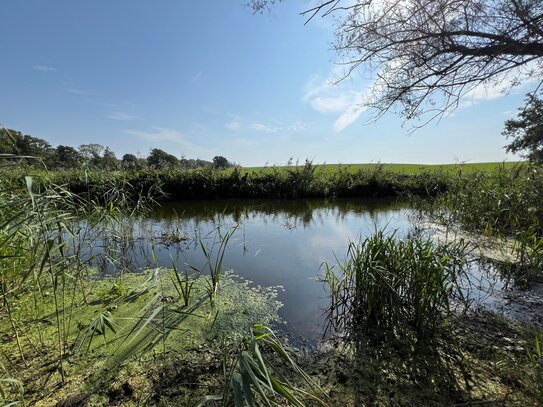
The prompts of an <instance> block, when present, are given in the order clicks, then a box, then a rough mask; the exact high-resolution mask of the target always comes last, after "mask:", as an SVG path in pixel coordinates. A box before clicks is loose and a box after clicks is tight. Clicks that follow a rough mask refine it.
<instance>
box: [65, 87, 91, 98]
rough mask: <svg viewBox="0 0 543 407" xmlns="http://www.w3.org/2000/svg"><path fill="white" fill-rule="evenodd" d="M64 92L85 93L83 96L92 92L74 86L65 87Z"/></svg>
mask: <svg viewBox="0 0 543 407" xmlns="http://www.w3.org/2000/svg"><path fill="white" fill-rule="evenodd" d="M65 90H66V92H68V93H72V94H74V95H85V96H89V95H91V94H92V93H91V92H88V91H86V90H81V89H76V88H67V89H65Z"/></svg>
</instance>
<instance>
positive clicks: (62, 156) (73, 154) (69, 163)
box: [51, 145, 82, 169]
mask: <svg viewBox="0 0 543 407" xmlns="http://www.w3.org/2000/svg"><path fill="white" fill-rule="evenodd" d="M81 163H82V157H81V154H79V152H78V151H77V150H76V149H75V148H73V147H70V146H63V145H60V146H58V147H57V148H56V149H55V150H54V152H53V157H52V164H51V165H52V166H53V167H56V168H66V169H69V168H77V167H79V166H80V165H81Z"/></svg>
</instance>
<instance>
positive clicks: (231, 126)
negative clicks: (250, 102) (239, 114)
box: [224, 120, 241, 131]
mask: <svg viewBox="0 0 543 407" xmlns="http://www.w3.org/2000/svg"><path fill="white" fill-rule="evenodd" d="M224 126H225V127H226V128H227V129H229V130H232V131H238V130H239V129H241V123H240V122H239V121H237V120H231V121H229V122H228V123H226V124H225V125H224Z"/></svg>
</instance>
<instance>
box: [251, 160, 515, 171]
mask: <svg viewBox="0 0 543 407" xmlns="http://www.w3.org/2000/svg"><path fill="white" fill-rule="evenodd" d="M523 163H524V162H523V161H509V162H502V161H495V162H486V163H465V164H398V163H366V164H315V166H316V167H317V169H320V170H323V169H324V170H326V171H327V172H335V171H338V170H339V169H343V170H346V171H348V172H351V173H356V172H358V171H360V170H374V169H377V168H378V167H381V168H382V169H384V170H388V171H393V172H401V173H404V174H417V173H420V172H423V171H429V170H431V171H447V172H458V171H462V172H473V171H493V170H495V169H497V168H500V167H503V168H513V167H515V166H518V165H522V164H523ZM266 168H269V167H244V168H243V170H244V171H246V172H258V171H262V170H264V169H266ZM275 168H279V169H285V170H287V169H289V168H295V166H287V165H284V166H276V167H275Z"/></svg>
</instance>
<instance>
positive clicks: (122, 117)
mask: <svg viewBox="0 0 543 407" xmlns="http://www.w3.org/2000/svg"><path fill="white" fill-rule="evenodd" d="M106 117H107V118H108V119H113V120H121V121H131V120H136V119H137V118H138V117H137V116H133V115H131V114H126V113H122V112H112V113H108V114H106Z"/></svg>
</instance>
